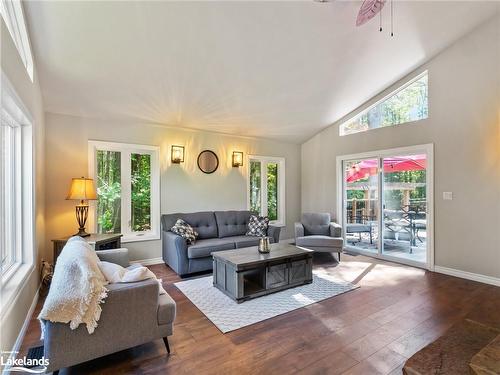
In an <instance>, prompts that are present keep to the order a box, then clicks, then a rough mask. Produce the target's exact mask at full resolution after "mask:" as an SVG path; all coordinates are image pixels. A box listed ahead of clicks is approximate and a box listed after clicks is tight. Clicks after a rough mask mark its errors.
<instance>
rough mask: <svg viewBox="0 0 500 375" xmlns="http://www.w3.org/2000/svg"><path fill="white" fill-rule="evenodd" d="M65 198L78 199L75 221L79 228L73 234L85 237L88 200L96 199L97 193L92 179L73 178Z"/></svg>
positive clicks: (86, 234)
mask: <svg viewBox="0 0 500 375" xmlns="http://www.w3.org/2000/svg"><path fill="white" fill-rule="evenodd" d="M66 199H71V200H79V201H80V204H77V205H76V208H75V210H76V221H78V225H79V226H80V228H79V229H78V233H76V234H75V236H80V237H87V236H90V234H89V233H87V232H85V223H86V222H87V216H88V214H89V203H88V201H89V200H96V199H97V195H96V191H95V186H94V180H93V179H91V178H85V177H81V178H73V179H72V180H71V186H70V188H69V192H68V196H67V197H66Z"/></svg>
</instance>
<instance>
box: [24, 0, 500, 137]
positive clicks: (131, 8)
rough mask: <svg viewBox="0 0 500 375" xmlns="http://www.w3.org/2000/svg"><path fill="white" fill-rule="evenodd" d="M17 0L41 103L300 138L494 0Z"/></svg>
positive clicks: (397, 74) (471, 23)
mask: <svg viewBox="0 0 500 375" xmlns="http://www.w3.org/2000/svg"><path fill="white" fill-rule="evenodd" d="M360 4H361V2H360V1H355V2H354V1H336V2H329V3H318V2H314V1H312V0H311V1H301V2H282V1H278V2H241V1H240V2H224V1H221V2H145V1H137V2H132V1H126V2H94V1H85V2H73V1H63V2H58V1H50V2H49V1H29V2H26V3H25V11H26V14H27V20H28V26H29V30H30V37H31V43H32V45H33V49H34V53H35V64H36V65H37V70H38V73H39V76H40V82H41V86H42V91H43V98H44V105H45V109H46V111H48V112H56V113H65V114H71V115H77V116H86V117H95V118H112V119H120V120H123V121H140V122H145V123H147V122H153V123H158V124H164V125H167V126H175V127H186V128H192V129H203V130H209V131H217V132H223V133H230V134H237V135H245V136H256V137H266V138H272V139H279V140H283V141H290V142H302V141H304V140H306V139H308V138H309V137H311V136H312V135H313V134H315V133H317V132H318V131H319V130H321V129H323V128H325V127H326V126H328V125H330V124H331V123H333V122H334V121H336V120H338V119H339V118H341V117H342V116H344V115H346V114H347V113H349V112H350V111H352V110H353V109H355V108H356V107H358V106H359V105H361V104H362V103H363V102H365V101H366V100H367V99H369V98H370V97H372V96H373V95H374V94H376V93H377V92H379V91H381V90H382V89H384V88H386V87H387V86H388V85H389V84H391V83H393V82H395V81H396V80H398V79H399V78H401V77H402V76H404V75H405V74H407V73H409V72H410V71H412V70H413V69H414V68H416V67H418V66H419V65H421V64H422V63H424V62H425V61H427V60H428V59H429V58H431V57H432V56H433V55H435V54H436V53H438V52H439V51H440V50H442V49H443V48H445V47H446V46H448V45H450V44H451V43H453V42H454V41H455V40H457V39H458V38H460V37H461V36H463V35H464V34H466V33H467V32H469V31H470V30H471V29H473V28H474V27H476V26H478V25H479V24H481V23H483V22H485V20H486V19H488V18H489V17H490V16H491V14H492V13H494V12H495V11H496V9H497V4H496V3H495V2H478V1H473V2H464V1H459V2H449V1H442V2H433V1H414V2H399V1H398V2H395V11H394V14H395V18H394V21H395V22H394V27H395V36H394V37H393V38H391V37H390V36H389V31H388V29H389V23H388V21H389V17H388V15H389V8H388V7H386V8H385V10H384V14H383V15H384V27H385V31H384V32H382V33H379V32H378V19H377V20H372V21H371V22H369V23H368V24H366V25H364V26H362V27H359V28H356V27H355V19H356V14H357V10H358V8H359V6H360Z"/></svg>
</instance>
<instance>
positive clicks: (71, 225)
mask: <svg viewBox="0 0 500 375" xmlns="http://www.w3.org/2000/svg"><path fill="white" fill-rule="evenodd" d="M45 122H46V126H47V130H46V131H47V137H46V149H47V155H46V170H47V191H46V200H47V247H50V246H51V243H50V240H51V239H54V238H59V237H62V236H67V235H69V234H71V233H73V232H75V230H76V229H77V227H76V220H75V213H74V202H72V201H66V200H65V197H66V194H67V189H68V187H69V183H70V180H71V178H72V177H77V176H83V175H85V176H86V175H88V154H87V144H88V140H101V141H113V142H124V143H137V144H147V145H158V146H160V168H161V213H171V212H194V211H203V210H229V209H246V201H247V195H246V194H247V193H246V171H247V170H246V167H247V163H246V161H245V163H244V167H243V168H233V167H232V166H231V154H232V152H233V151H235V150H236V151H243V152H244V154H245V157H246V156H247V155H248V154H254V155H265V156H282V157H285V159H286V224H287V226H286V228H283V230H284V232H283V234H282V237H281V238H289V237H292V236H293V231H292V228H293V223H294V221H295V220H296V219H297V218H298V217H299V215H300V146H299V145H297V144H291V143H281V142H275V141H269V140H264V139H255V138H244V137H237V136H229V135H222V134H217V133H209V132H200V131H189V130H177V129H173V128H167V127H163V126H158V125H150V124H144V123H139V122H138V123H124V122H118V121H113V122H111V121H103V120H95V119H89V118H81V117H74V116H66V115H60V114H53V113H47V114H46V117H45ZM172 144H178V145H184V146H185V162H184V163H182V164H180V165H175V164H174V165H172V164H171V162H170V147H171V145H172ZM205 149H209V150H213V151H214V152H215V153H216V154H217V155H218V157H219V161H220V166H219V169H218V170H217V171H216V172H215V173H213V174H209V175H207V174H204V173H202V172H201V171H200V170H199V169H198V167H197V165H196V159H197V157H198V154H199V153H200V151H202V150H205ZM125 246H126V247H127V248H129V250H130V251H131V257H132V259H150V258H156V257H160V256H161V247H160V246H161V242H160V241H144V242H134V243H127V244H125Z"/></svg>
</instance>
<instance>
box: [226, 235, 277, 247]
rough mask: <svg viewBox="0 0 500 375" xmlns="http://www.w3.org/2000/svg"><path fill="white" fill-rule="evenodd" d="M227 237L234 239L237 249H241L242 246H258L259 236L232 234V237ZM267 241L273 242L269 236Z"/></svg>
mask: <svg viewBox="0 0 500 375" xmlns="http://www.w3.org/2000/svg"><path fill="white" fill-rule="evenodd" d="M229 238H231V239H232V240H233V241H234V244H235V245H236V248H237V249H242V248H244V247H251V246H258V245H259V241H260V238H259V237H254V236H234V237H228V239H229ZM269 241H270V242H271V243H273V242H274V238H273V237H269Z"/></svg>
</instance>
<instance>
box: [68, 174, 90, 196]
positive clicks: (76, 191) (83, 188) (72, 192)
mask: <svg viewBox="0 0 500 375" xmlns="http://www.w3.org/2000/svg"><path fill="white" fill-rule="evenodd" d="M66 199H75V200H96V199H97V195H96V190H95V186H94V180H93V179H91V178H85V177H81V178H73V179H72V180H71V186H70V188H69V192H68V196H67V197H66Z"/></svg>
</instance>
